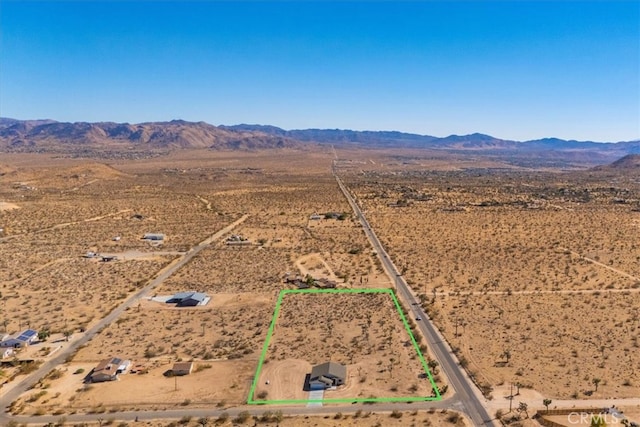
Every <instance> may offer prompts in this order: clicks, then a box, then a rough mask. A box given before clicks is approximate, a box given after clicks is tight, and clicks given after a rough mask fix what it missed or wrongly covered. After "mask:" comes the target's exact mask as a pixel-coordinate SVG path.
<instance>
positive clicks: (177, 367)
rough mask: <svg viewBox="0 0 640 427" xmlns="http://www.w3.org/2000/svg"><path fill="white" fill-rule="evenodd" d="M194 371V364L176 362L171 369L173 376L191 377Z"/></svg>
mask: <svg viewBox="0 0 640 427" xmlns="http://www.w3.org/2000/svg"><path fill="white" fill-rule="evenodd" d="M192 370H193V362H176V363H174V364H173V368H171V374H172V375H175V376H182V375H189V374H190V373H191V371H192Z"/></svg>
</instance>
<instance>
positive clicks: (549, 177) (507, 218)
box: [343, 165, 640, 399]
mask: <svg viewBox="0 0 640 427" xmlns="http://www.w3.org/2000/svg"><path fill="white" fill-rule="evenodd" d="M349 167H351V166H349ZM344 168H345V170H343V175H344V176H346V179H345V182H346V183H347V185H349V186H350V188H351V189H352V191H354V192H355V194H356V195H357V197H358V199H359V201H360V203H361V205H362V206H363V208H364V209H365V211H366V214H367V217H368V219H369V221H370V223H371V225H372V227H373V228H374V229H375V230H376V232H377V234H378V236H379V237H380V238H381V240H382V242H383V244H384V245H385V246H386V247H387V249H388V252H389V254H390V255H391V257H392V258H393V259H394V261H395V262H396V264H397V265H398V266H399V267H400V268H401V270H403V272H404V277H405V278H406V280H407V282H408V283H409V284H410V285H411V286H412V287H413V289H414V291H415V292H416V293H417V294H418V295H420V296H421V297H422V299H423V302H424V306H425V309H426V310H427V311H428V312H429V313H430V315H431V316H432V317H433V318H434V319H435V321H436V324H437V325H438V326H439V327H440V329H441V330H442V331H443V333H444V336H445V337H446V338H447V340H448V341H449V342H450V343H451V344H452V347H453V348H454V349H455V350H456V351H457V352H458V355H459V357H461V358H462V360H463V364H464V365H465V366H467V368H468V370H469V371H470V372H471V373H472V374H473V375H474V376H475V377H476V379H477V380H478V382H479V383H480V384H482V385H483V387H484V389H485V391H487V393H489V392H490V390H491V389H492V388H493V389H495V388H498V387H500V386H501V385H504V384H507V385H508V384H510V383H520V384H522V385H523V386H524V387H532V388H534V389H535V390H536V391H537V392H538V393H539V394H540V395H542V396H545V397H550V398H562V399H569V398H580V399H582V398H587V399H588V398H592V399H599V398H603V397H620V398H630V397H635V396H638V395H640V374H639V372H640V352H639V351H637V348H638V345H639V344H638V340H639V339H640V335H639V333H640V324H639V323H638V319H640V317H639V316H640V312H639V311H638V309H637V307H640V288H639V285H638V284H639V283H640V281H639V280H637V279H638V277H640V269H639V267H638V263H637V260H638V256H640V252H638V247H637V244H636V242H635V240H634V239H635V237H634V236H636V235H637V228H638V213H637V212H635V211H634V210H632V207H633V206H635V205H634V204H633V203H635V202H633V201H634V200H640V186H639V185H638V184H637V180H634V177H627V176H624V177H616V178H615V179H614V178H611V177H609V176H598V175H597V174H581V173H578V172H575V173H572V174H563V175H557V174H546V173H532V174H521V173H517V174H516V173H514V174H508V173H490V172H482V171H478V172H477V173H475V174H470V173H464V172H460V173H456V172H431V171H426V172H421V171H414V172H411V171H408V170H405V171H400V168H397V169H395V170H394V169H387V170H386V171H385V170H382V169H381V168H375V167H374V165H369V166H367V168H368V169H369V171H368V172H365V173H363V172H362V171H361V170H359V171H358V173H351V172H349V170H347V166H345V167H344ZM350 173H351V174H350ZM620 194H624V195H625V197H626V199H625V200H629V202H628V203H627V204H617V203H613V202H612V201H613V200H614V198H616V197H620ZM398 200H405V201H406V205H403V206H401V207H395V205H396V202H397V201H398ZM390 204H392V205H394V206H390ZM505 354H508V358H509V360H508V361H507V356H505ZM594 378H596V379H599V380H600V383H599V385H598V390H597V391H596V390H595V386H594V383H593V379H594ZM494 396H496V394H495V393H494Z"/></svg>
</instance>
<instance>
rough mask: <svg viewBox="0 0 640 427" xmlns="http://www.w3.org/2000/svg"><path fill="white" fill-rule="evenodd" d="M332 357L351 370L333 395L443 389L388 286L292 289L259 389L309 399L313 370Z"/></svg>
mask: <svg viewBox="0 0 640 427" xmlns="http://www.w3.org/2000/svg"><path fill="white" fill-rule="evenodd" d="M410 323H411V324H413V322H412V321H410ZM413 327H414V328H415V324H413ZM412 334H413V332H412ZM414 336H415V335H414ZM423 348H425V347H424V346H423ZM328 361H331V362H336V363H340V364H342V365H344V366H346V370H347V378H346V382H345V384H344V386H339V387H337V389H336V390H328V391H326V392H325V393H324V398H325V399H350V398H358V399H363V398H399V397H419V396H422V397H429V396H435V393H434V391H433V387H432V385H431V383H430V382H429V379H428V378H427V376H426V375H425V369H424V367H423V366H422V365H421V361H420V360H419V358H418V354H417V351H416V349H415V348H414V347H413V345H412V342H411V338H410V336H409V334H408V332H407V331H406V329H405V327H404V325H403V323H402V321H401V319H400V316H399V314H398V312H397V309H396V307H395V305H394V303H393V300H392V298H391V296H390V295H389V294H387V293H348V294H332V293H328V294H325V293H313V294H307V293H301V294H287V295H285V297H284V298H283V300H282V305H281V309H280V312H279V315H278V318H277V321H276V324H275V328H274V333H273V335H272V337H271V340H270V342H269V347H268V348H267V353H266V357H265V361H264V365H263V367H262V370H261V372H260V375H259V377H258V382H257V387H256V390H255V392H256V396H257V397H258V398H259V399H260V400H291V399H293V400H306V399H309V396H308V392H306V391H303V384H304V381H305V375H306V374H309V373H310V372H311V368H312V367H313V366H314V365H319V364H321V363H324V362H328ZM398 367H401V368H400V369H398ZM439 379H440V378H439V377H438V380H439Z"/></svg>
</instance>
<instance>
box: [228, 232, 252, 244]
mask: <svg viewBox="0 0 640 427" xmlns="http://www.w3.org/2000/svg"><path fill="white" fill-rule="evenodd" d="M225 244H227V245H240V246H243V245H252V243H251V240H249V239H247V238H246V237H243V236H241V235H239V234H232V235H231V236H229V237H228V238H227V240H226V241H225Z"/></svg>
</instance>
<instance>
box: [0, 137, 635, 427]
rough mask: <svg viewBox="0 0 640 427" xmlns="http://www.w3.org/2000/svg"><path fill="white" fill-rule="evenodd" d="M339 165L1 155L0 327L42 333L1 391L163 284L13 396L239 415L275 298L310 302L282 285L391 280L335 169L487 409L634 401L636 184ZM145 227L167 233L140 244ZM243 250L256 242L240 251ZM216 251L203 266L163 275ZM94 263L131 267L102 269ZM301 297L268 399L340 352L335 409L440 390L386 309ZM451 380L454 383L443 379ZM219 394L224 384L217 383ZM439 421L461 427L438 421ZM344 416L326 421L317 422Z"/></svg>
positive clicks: (626, 177) (621, 178) (92, 406)
mask: <svg viewBox="0 0 640 427" xmlns="http://www.w3.org/2000/svg"><path fill="white" fill-rule="evenodd" d="M335 156H336V153H335V152H334V151H332V150H328V149H327V150H322V149H316V150H307V151H305V150H287V149H283V150H279V151H278V152H270V151H265V152H235V151H232V152H225V151H216V152H211V151H208V150H186V151H176V152H173V153H172V154H170V155H168V156H156V157H152V158H146V159H138V160H136V161H130V160H127V159H109V160H90V159H80V158H66V157H63V156H50V155H45V154H7V155H6V156H3V158H2V163H3V164H2V181H0V202H1V203H2V205H1V206H2V210H1V211H0V228H2V230H3V232H2V235H1V236H0V251H1V253H2V256H1V257H0V266H1V267H2V268H0V292H1V298H0V310H1V319H2V320H0V322H1V323H0V328H3V331H5V332H6V333H16V332H19V331H20V330H23V329H26V328H34V329H37V330H38V331H47V333H48V337H44V338H46V340H45V341H43V342H37V343H35V344H34V345H32V346H29V347H28V348H27V349H25V350H22V351H20V352H18V353H16V354H15V355H13V356H11V359H10V360H26V359H29V360H34V362H33V364H31V365H29V364H22V365H20V364H6V365H5V366H4V367H3V369H2V371H0V374H1V375H2V377H1V379H2V382H3V383H6V385H7V386H10V385H11V384H12V383H15V382H17V381H19V380H20V378H22V377H23V376H24V375H25V374H28V373H29V372H31V370H32V369H33V367H34V366H38V365H39V364H41V363H43V362H44V361H46V360H48V358H50V357H52V355H55V352H56V351H59V349H62V348H64V347H65V346H67V345H68V344H67V341H71V342H73V341H74V340H76V339H78V337H81V336H82V334H83V331H85V330H87V329H88V328H91V327H92V326H93V325H96V324H97V322H99V321H100V319H102V318H103V317H104V316H105V315H107V314H108V313H110V312H111V311H112V310H114V309H115V308H116V307H118V306H119V305H120V304H122V303H123V302H124V301H127V300H129V299H130V298H132V297H133V295H137V292H138V291H140V290H141V289H143V288H144V287H145V286H147V285H148V284H149V283H151V282H152V281H154V280H158V281H159V283H158V284H157V285H156V286H155V287H154V288H153V289H152V290H151V291H150V292H149V294H148V295H144V296H143V297H140V298H137V297H136V299H135V301H134V303H133V304H132V305H130V306H129V308H127V309H126V310H125V311H124V312H123V314H121V315H120V316H119V317H118V318H117V320H115V321H114V322H113V323H111V324H109V325H106V326H105V327H104V328H102V329H101V330H100V332H99V333H98V334H97V335H96V336H95V338H94V339H92V340H91V341H90V342H88V343H87V344H85V345H83V346H82V347H81V348H80V349H79V350H78V351H77V352H76V353H75V354H74V355H73V356H72V357H70V358H68V360H67V361H66V362H65V363H63V364H62V365H60V366H58V367H57V368H56V369H55V371H52V372H51V373H50V374H49V375H48V376H47V377H46V378H44V379H43V380H41V381H40V382H39V383H38V384H37V385H36V387H35V388H33V389H32V390H29V391H28V392H27V393H25V394H24V395H23V396H22V397H21V398H20V399H18V401H16V402H15V403H14V405H13V410H14V411H15V413H19V414H22V415H28V414H53V413H55V414H59V415H61V416H63V415H64V414H75V413H90V414H91V413H100V414H105V415H106V414H108V413H110V412H116V411H118V410H132V409H164V408H182V407H187V408H190V407H193V408H200V407H213V408H226V407H231V406H236V405H240V404H243V403H245V402H246V400H247V398H248V394H249V390H250V386H251V383H252V381H253V375H254V373H255V369H256V365H257V362H258V358H259V354H260V351H261V349H262V345H263V343H264V342H265V338H266V334H267V330H268V327H269V322H270V321H271V316H272V314H273V309H274V305H275V303H276V300H277V297H278V293H279V291H280V290H282V289H294V288H295V287H296V286H295V284H293V283H291V282H289V281H287V280H286V279H288V278H292V277H300V278H301V279H305V277H306V276H307V275H309V276H312V277H313V278H316V279H320V278H324V279H329V280H331V281H334V282H335V283H336V285H337V287H338V288H389V287H391V282H390V281H389V279H388V278H387V277H386V275H385V274H384V273H383V271H382V270H381V265H380V262H379V260H378V259H377V257H376V254H375V253H374V252H373V251H372V249H371V247H370V246H369V243H368V241H367V240H366V237H365V235H364V233H363V231H362V229H361V226H360V224H359V223H357V222H356V220H355V218H354V217H353V215H352V213H351V210H350V206H349V204H348V203H347V201H346V200H345V199H344V197H343V195H342V194H341V192H340V190H339V188H338V186H337V184H336V181H335V179H334V177H333V176H332V175H331V168H332V163H333V162H334V161H335V168H336V170H337V172H338V173H339V174H340V176H341V177H342V178H343V181H344V182H345V183H346V184H347V185H348V187H349V188H350V190H351V191H352V193H353V194H354V195H355V196H356V198H357V201H358V203H359V204H360V206H361V207H362V208H363V210H364V211H365V212H366V215H367V218H368V219H369V221H370V224H371V226H372V227H373V228H374V229H375V230H376V233H377V235H378V236H379V237H380V239H381V241H382V242H383V244H384V245H385V247H386V249H387V250H388V252H389V255H390V256H391V257H392V258H393V260H394V262H395V264H396V265H397V266H399V267H400V268H401V270H402V273H403V275H404V277H405V278H406V280H407V282H408V283H409V284H410V285H411V286H412V288H413V290H414V292H415V293H416V294H417V295H419V296H420V299H421V301H422V303H423V306H424V308H425V310H426V311H427V312H428V313H429V314H430V316H431V317H432V318H433V319H434V320H435V322H436V324H437V325H438V327H439V328H440V330H441V331H442V333H443V335H444V337H445V338H446V339H447V341H448V342H449V343H450V344H451V346H452V347H453V349H454V352H456V353H457V355H458V357H459V359H460V361H461V364H462V365H463V366H464V367H465V368H466V369H467V370H468V371H469V373H470V374H471V375H472V377H473V378H474V380H475V381H476V383H477V384H478V385H479V387H480V388H481V390H482V391H483V392H484V393H485V395H486V396H487V398H489V399H504V398H505V396H506V395H507V393H509V389H510V386H511V384H513V385H514V387H517V388H521V389H522V390H523V394H524V393H525V390H526V392H527V393H528V394H527V395H531V398H532V399H538V400H539V401H540V407H542V400H543V399H545V398H551V399H558V400H559V399H603V398H628V397H637V396H639V395H640V388H639V387H640V376H639V373H638V372H639V369H640V358H639V356H638V354H640V353H639V352H638V351H637V348H638V338H639V335H640V329H639V328H640V317H639V316H640V294H639V292H640V285H639V284H640V268H639V267H638V259H640V253H639V252H638V248H637V246H636V245H637V242H636V238H635V237H636V236H637V233H638V227H640V216H638V215H640V214H639V213H638V205H639V203H640V178H638V177H637V176H636V175H633V174H630V173H627V172H624V171H622V172H621V171H616V170H608V169H606V170H583V171H576V170H572V171H562V170H551V169H549V168H547V169H545V170H532V169H529V168H526V167H519V166H514V165H509V164H507V163H504V162H502V161H500V160H495V159H493V160H492V159H486V158H484V159H480V160H473V159H466V160H464V161H458V159H456V158H455V156H454V157H451V158H447V157H446V156H443V155H440V154H437V155H436V154H433V153H431V154H430V155H429V156H426V157H425V156H423V157H420V156H419V155H417V154H415V153H413V154H411V155H407V156H405V157H398V156H397V155H395V154H393V153H391V152H389V151H384V150H382V151H373V150H372V151H367V152H364V153H363V152H362V150H341V151H340V152H339V160H336V159H335ZM315 214H317V217H319V219H312V217H316V215H315ZM234 222H237V225H235V226H234V227H233V230H232V231H230V232H229V233H227V234H225V235H224V236H221V237H219V238H216V239H213V240H212V239H211V236H213V235H214V234H215V233H216V232H218V231H220V230H221V229H223V228H225V227H227V226H229V225H230V224H232V223H234ZM145 233H162V234H164V235H165V239H164V240H163V241H161V242H149V241H145V240H143V239H142V236H143V235H144V234H145ZM231 235H233V236H237V239H241V240H242V241H243V242H246V244H245V243H243V244H239V245H238V244H229V243H230V241H233V239H231V240H230V239H229V238H230V236H231ZM116 237H117V238H116ZM203 242H206V244H205V245H204V246H203V247H202V248H201V250H200V251H199V252H198V253H197V254H196V255H195V256H193V257H192V258H190V260H189V262H187V263H186V264H185V265H184V266H182V267H181V268H179V269H178V270H177V271H175V272H173V273H172V274H171V275H169V276H168V277H161V276H162V274H163V272H165V271H167V269H168V268H169V267H170V266H171V265H172V263H175V262H176V261H177V260H179V259H181V258H182V257H185V256H186V255H187V254H189V253H190V252H191V251H192V250H193V248H195V247H196V246H198V245H201V244H202V243H203ZM88 252H92V253H95V254H98V255H113V256H116V257H117V258H116V259H114V260H112V261H109V262H104V261H102V260H101V259H100V257H99V256H97V257H87V253H88ZM159 277H160V278H161V280H160V279H158V278H159ZM188 290H191V291H199V292H205V293H207V295H208V296H209V297H210V298H211V299H210V301H209V302H208V304H206V305H204V306H197V307H184V308H177V307H175V306H173V305H170V304H166V303H164V302H162V297H168V296H171V295H173V294H175V293H177V292H181V291H188ZM354 296H355V297H356V298H355V299H349V298H353V297H354ZM307 297H308V296H307V295H289V296H288V297H287V298H289V299H288V300H287V304H283V312H281V313H280V319H281V320H284V321H283V322H281V323H278V327H277V328H276V329H275V333H274V336H273V340H272V343H271V345H270V347H269V353H268V356H267V363H265V364H264V371H263V372H262V375H263V376H264V379H265V380H266V379H269V380H270V385H269V386H268V387H265V381H263V380H262V379H260V380H259V382H258V383H259V385H260V386H259V389H257V390H256V393H261V392H262V393H267V394H266V396H268V397H267V398H268V399H291V398H296V399H297V398H300V399H305V398H306V397H307V396H306V395H307V393H306V392H302V391H301V384H299V377H300V375H302V376H304V374H305V373H307V372H308V371H309V370H310V367H311V366H312V364H315V363H319V362H322V361H324V360H325V359H331V360H334V361H337V360H340V361H343V362H344V363H346V364H347V365H348V366H350V369H349V372H350V375H355V376H354V377H353V378H350V379H349V382H348V384H347V386H346V387H345V388H343V390H336V391H330V392H327V394H326V397H327V398H340V397H345V396H346V397H353V396H364V397H368V396H376V397H404V396H408V395H412V394H413V393H416V394H417V395H425V396H428V395H431V393H432V391H431V387H430V386H429V385H428V384H427V381H426V380H425V379H423V378H418V376H419V374H420V372H422V371H421V366H420V363H419V361H418V359H417V357H416V355H415V351H413V349H412V348H411V347H410V346H405V344H406V340H407V336H406V331H404V329H403V327H402V324H401V323H400V320H399V319H398V316H397V313H396V312H395V310H394V309H393V307H392V306H391V305H390V303H391V302H390V301H386V300H385V301H369V300H367V301H358V294H354V295H341V296H340V297H341V299H340V301H339V304H338V305H337V307H336V303H335V301H331V302H329V301H323V300H322V299H323V297H326V295H320V298H319V299H315V300H314V301H313V303H310V302H309V301H308V300H306V299H305V298H307ZM317 297H318V296H315V297H314V298H317ZM376 297H385V296H384V295H379V296H376ZM374 299H375V298H374ZM338 307H339V308H338ZM310 312H312V313H313V314H311V313H310ZM550 314H551V315H550ZM317 319H322V321H320V322H318V321H316V320H317ZM365 324H366V325H367V326H366V329H367V330H366V331H364V330H363V328H364V326H363V325H365ZM365 333H366V336H367V337H368V339H367V340H363V336H365V335H363V334H365ZM416 338H417V339H419V338H418V337H416ZM321 343H322V345H321ZM347 343H348V344H347ZM114 356H115V357H121V358H123V359H128V360H131V361H132V366H134V367H135V368H136V373H126V374H123V375H120V377H119V380H118V381H114V382H109V383H100V384H87V383H86V382H85V376H86V375H87V374H88V373H89V372H90V371H91V369H92V368H93V367H94V366H96V365H97V363H98V362H99V361H100V360H102V359H104V358H106V357H114ZM425 358H426V359H429V358H430V354H429V351H428V349H427V352H425ZM179 361H193V362H194V366H195V369H194V372H193V373H192V374H190V375H188V376H185V377H179V378H177V379H176V378H175V377H167V376H165V374H166V371H167V370H168V369H170V368H171V366H172V364H173V363H175V362H179ZM285 373H286V375H285ZM437 374H438V375H436V380H437V383H438V385H439V386H442V385H445V384H447V379H446V378H445V377H444V375H442V374H441V373H437ZM278 378H283V379H284V380H283V381H284V382H282V384H281V383H280V382H278ZM362 378H364V381H362ZM211 382H215V383H216V384H217V385H216V387H208V386H206V384H208V383H211ZM285 383H286V384H285ZM290 383H293V384H294V386H295V387H297V389H295V390H297V391H295V390H294V391H292V388H291V387H290ZM203 384H204V385H203ZM3 388H4V387H3ZM0 392H2V390H0ZM291 393H293V394H291ZM331 393H334V394H332V395H331V396H329V394H331ZM341 393H342V394H341ZM354 393H355V394H354ZM347 394H348V396H347ZM343 395H344V396H343ZM432 415H433V416H432ZM383 417H388V415H384V416H383ZM428 418H429V422H432V423H433V424H432V425H449V424H451V421H447V420H446V419H444V418H446V417H444V415H443V416H442V417H441V416H440V415H438V413H436V414H429V417H428ZM373 419H376V420H377V421H375V422H372V424H371V425H376V424H380V425H389V424H387V422H389V421H390V420H393V425H412V424H416V425H418V424H420V425H422V424H423V420H422V419H421V418H420V416H417V418H416V416H414V415H409V414H408V413H405V414H404V415H403V416H402V417H401V418H397V419H394V418H383V419H378V418H373ZM409 420H411V421H409ZM299 421H300V420H299ZM190 422H191V423H192V424H193V423H195V420H191V421H190ZM285 422H286V420H285V421H283V423H285ZM305 422H307V421H306V420H305ZM348 422H350V421H347V419H346V418H345V419H340V420H337V419H333V418H331V419H324V418H310V421H309V423H311V424H309V425H318V426H324V425H349V424H345V423H348ZM353 422H354V425H356V423H355V420H353ZM358 422H359V423H362V422H364V421H363V419H358ZM367 422H368V421H367ZM455 422H462V421H457V420H454V424H455ZM332 423H336V424H332ZM338 423H341V424H338ZM396 423H398V424H396ZM438 423H440V424H438ZM443 423H444V424H443ZM281 425H287V424H281ZM296 425H300V424H296ZM357 425H368V424H357Z"/></svg>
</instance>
